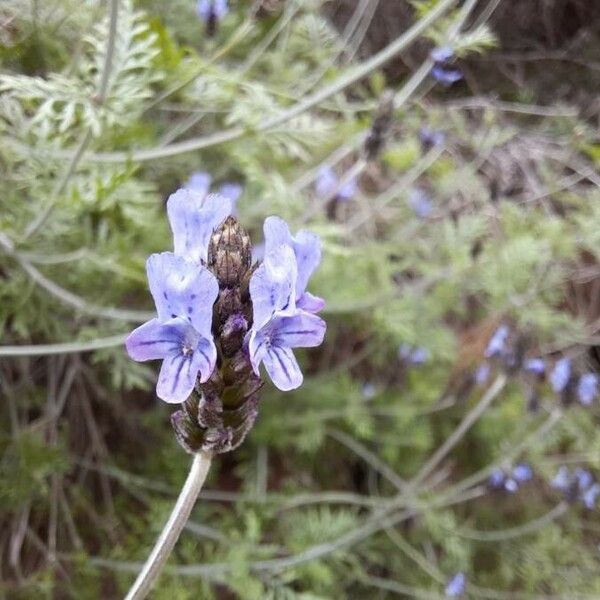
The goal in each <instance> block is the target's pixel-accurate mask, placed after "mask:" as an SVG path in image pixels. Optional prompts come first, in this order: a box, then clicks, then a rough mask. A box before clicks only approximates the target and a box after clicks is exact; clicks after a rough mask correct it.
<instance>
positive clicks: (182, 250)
mask: <svg viewBox="0 0 600 600" xmlns="http://www.w3.org/2000/svg"><path fill="white" fill-rule="evenodd" d="M230 214H231V202H230V201H229V200H228V199H227V198H224V197H223V196H219V195H218V194H208V196H206V195H202V194H199V193H196V192H195V191H193V190H191V189H187V188H182V189H180V190H177V191H176V192H175V193H174V194H171V195H170V196H169V199H168V200H167V215H168V217H169V223H170V224H171V230H172V231H173V245H174V249H175V254H177V255H178V256H183V257H184V258H187V259H188V260H191V261H193V262H195V263H199V262H200V261H206V258H207V254H208V242H209V241H210V236H211V235H212V232H213V230H214V229H215V227H217V226H218V225H219V224H221V223H222V222H223V221H224V220H225V219H226V218H227V217H228V216H229V215H230Z"/></svg>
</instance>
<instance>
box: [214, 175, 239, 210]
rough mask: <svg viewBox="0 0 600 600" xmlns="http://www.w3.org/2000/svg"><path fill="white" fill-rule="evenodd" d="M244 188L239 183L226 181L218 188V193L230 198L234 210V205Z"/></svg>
mask: <svg viewBox="0 0 600 600" xmlns="http://www.w3.org/2000/svg"><path fill="white" fill-rule="evenodd" d="M243 191H244V188H243V187H242V186H241V185H240V184H239V183H230V182H226V183H224V184H223V185H222V186H221V187H220V188H219V194H221V196H225V198H228V199H229V200H231V205H232V206H233V210H235V205H236V204H237V201H238V200H239V199H240V196H241V195H242V192H243Z"/></svg>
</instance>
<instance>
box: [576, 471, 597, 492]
mask: <svg viewBox="0 0 600 600" xmlns="http://www.w3.org/2000/svg"><path fill="white" fill-rule="evenodd" d="M575 479H576V480H577V487H578V488H579V491H580V492H583V491H585V490H587V488H589V487H590V485H592V483H593V481H594V478H593V477H592V474H591V473H590V472H589V471H588V470H587V469H581V468H578V469H575Z"/></svg>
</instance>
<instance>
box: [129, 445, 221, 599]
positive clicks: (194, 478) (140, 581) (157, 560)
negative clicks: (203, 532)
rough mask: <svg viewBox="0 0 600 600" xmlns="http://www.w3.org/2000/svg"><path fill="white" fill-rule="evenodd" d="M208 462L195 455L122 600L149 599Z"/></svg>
mask: <svg viewBox="0 0 600 600" xmlns="http://www.w3.org/2000/svg"><path fill="white" fill-rule="evenodd" d="M211 459H212V456H211V455H210V454H208V453H206V452H198V453H197V454H195V455H194V459H193V461H192V466H191V468H190V472H189V474H188V477H187V479H186V480H185V483H184V484H183V487H182V488H181V493H180V494H179V498H177V502H176V503H175V507H174V508H173V512H172V513H171V516H170V517H169V520H168V521H167V523H166V525H165V526H164V528H163V530H162V532H161V534H160V536H159V537H158V540H157V541H156V544H155V545H154V548H153V549H152V552H151V553H150V556H148V559H147V560H146V562H145V564H144V566H143V568H142V570H141V572H140V573H139V575H138V576H137V579H136V580H135V582H134V584H133V585H132V586H131V588H130V590H129V592H128V593H127V596H126V597H125V600H142V599H143V598H145V597H146V596H147V595H148V592H149V591H150V590H151V588H152V586H153V584H154V582H155V581H156V579H157V578H158V576H159V575H160V572H161V571H162V568H163V567H164V565H165V563H166V562H167V560H168V558H169V556H170V555H171V552H172V550H173V548H174V547H175V544H176V543H177V540H178V539H179V535H180V534H181V531H182V530H183V528H184V527H185V524H186V523H187V520H188V518H189V516H190V513H191V512H192V508H194V504H195V503H196V499H197V498H198V494H199V493H200V490H201V489H202V486H203V485H204V481H205V480H206V476H207V475H208V470H209V469H210V463H211Z"/></svg>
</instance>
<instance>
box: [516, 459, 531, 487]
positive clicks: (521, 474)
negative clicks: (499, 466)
mask: <svg viewBox="0 0 600 600" xmlns="http://www.w3.org/2000/svg"><path fill="white" fill-rule="evenodd" d="M512 476H513V479H514V480H515V481H518V482H519V483H523V482H525V481H529V480H530V479H531V478H532V477H533V469H532V468H531V467H530V466H529V465H527V464H525V463H521V464H518V465H517V466H516V467H515V468H514V469H513V471H512Z"/></svg>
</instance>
